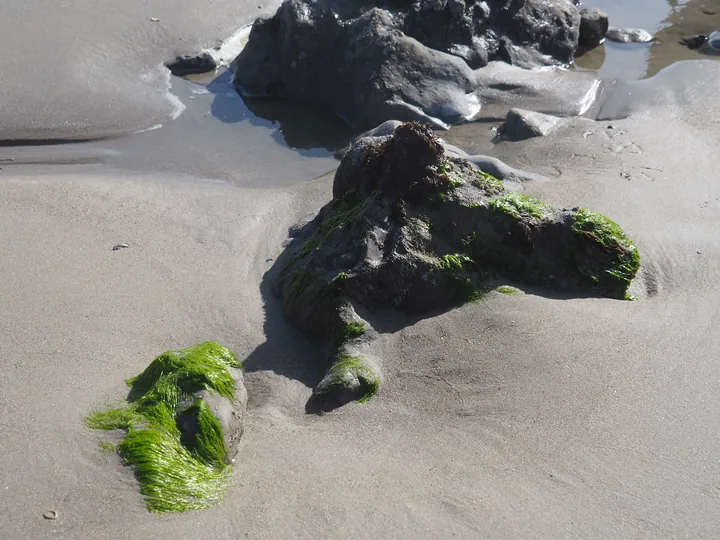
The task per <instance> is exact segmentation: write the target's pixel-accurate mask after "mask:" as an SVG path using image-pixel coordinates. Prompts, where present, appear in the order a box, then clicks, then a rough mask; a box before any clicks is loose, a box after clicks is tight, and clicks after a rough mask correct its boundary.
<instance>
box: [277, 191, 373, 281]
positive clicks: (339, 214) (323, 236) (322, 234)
mask: <svg viewBox="0 0 720 540" xmlns="http://www.w3.org/2000/svg"><path fill="white" fill-rule="evenodd" d="M367 204H368V200H367V199H362V200H360V201H357V199H356V196H355V194H354V193H348V194H347V195H346V196H345V197H344V198H343V199H340V200H339V201H335V203H333V205H332V208H331V210H330V214H329V215H328V216H327V217H326V218H325V219H324V220H323V221H322V223H320V225H318V228H317V230H316V231H315V234H313V236H312V237H311V238H309V239H308V240H307V241H306V242H305V244H304V245H303V247H302V248H300V250H299V251H298V252H297V253H295V254H294V255H293V256H292V257H290V258H289V259H288V261H287V262H286V263H285V265H284V266H283V268H282V270H280V273H279V274H278V277H277V278H276V279H279V278H280V277H282V276H283V275H284V274H285V272H286V271H287V269H288V268H290V267H291V266H292V265H293V264H295V263H296V262H298V261H299V260H301V259H304V258H305V257H307V256H308V255H310V253H312V252H313V251H316V250H317V249H319V248H320V247H322V246H323V245H324V244H325V242H327V241H328V239H329V238H330V236H331V235H332V234H333V233H334V232H335V231H336V230H337V229H339V228H341V227H344V226H345V225H347V224H348V223H350V222H351V221H352V220H353V219H355V217H356V216H357V215H358V214H359V213H360V212H361V211H362V210H363V208H365V207H366V206H367Z"/></svg>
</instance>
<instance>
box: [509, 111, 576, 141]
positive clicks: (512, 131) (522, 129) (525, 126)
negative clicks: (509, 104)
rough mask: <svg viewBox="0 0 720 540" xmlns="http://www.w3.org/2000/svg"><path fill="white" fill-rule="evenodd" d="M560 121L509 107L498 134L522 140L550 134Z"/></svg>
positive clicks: (556, 118)
mask: <svg viewBox="0 0 720 540" xmlns="http://www.w3.org/2000/svg"><path fill="white" fill-rule="evenodd" d="M561 123H562V119H561V118H558V117H557V116H550V115H549V114H542V113H538V112H533V111H526V110H523V109H510V110H509V111H508V113H507V117H506V118H505V123H504V124H502V125H501V126H500V127H499V128H498V134H499V135H500V136H501V137H502V138H503V139H505V140H508V141H522V140H525V139H530V138H532V137H544V136H545V135H550V134H551V133H552V132H553V131H555V130H556V129H557V127H558V126H559V125H560V124H561Z"/></svg>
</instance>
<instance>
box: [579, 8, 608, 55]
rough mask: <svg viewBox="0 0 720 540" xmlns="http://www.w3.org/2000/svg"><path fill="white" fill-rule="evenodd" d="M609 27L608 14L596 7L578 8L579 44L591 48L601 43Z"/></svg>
mask: <svg viewBox="0 0 720 540" xmlns="http://www.w3.org/2000/svg"><path fill="white" fill-rule="evenodd" d="M608 28H609V22H608V16H607V13H605V12H604V11H603V10H601V9H598V8H585V9H581V10H580V37H579V40H578V41H579V44H580V46H581V47H584V48H585V49H593V48H595V47H597V46H598V45H600V43H602V40H603V39H605V36H606V35H607V32H608Z"/></svg>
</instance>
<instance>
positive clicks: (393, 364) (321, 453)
mask: <svg viewBox="0 0 720 540" xmlns="http://www.w3.org/2000/svg"><path fill="white" fill-rule="evenodd" d="M215 3H218V4H220V3H219V2H217V0H216V2H215ZM16 4H17V5H16ZM25 4H28V3H27V2H25V3H22V2H18V3H15V2H12V3H11V2H9V1H5V2H2V10H3V12H4V13H3V14H4V15H5V16H4V17H0V36H2V39H3V40H8V42H10V43H12V42H13V37H12V36H20V35H21V34H22V33H23V32H28V31H29V29H30V28H33V27H32V25H33V24H37V25H38V28H40V27H42V28H45V27H46V25H47V24H48V23H47V21H48V20H50V19H51V15H52V17H56V16H58V15H57V14H58V13H59V12H60V11H62V10H61V9H60V8H61V7H62V9H63V10H66V11H67V13H66V15H64V16H63V17H61V18H59V19H56V22H55V26H54V28H53V31H52V32H47V33H46V34H45V35H39V36H38V44H37V47H38V48H37V50H36V51H34V52H32V51H31V52H28V53H27V55H25V56H23V57H22V58H20V59H19V58H17V56H18V55H17V54H13V51H12V50H11V51H6V52H7V54H6V55H5V56H4V58H3V59H2V60H0V65H2V66H3V68H4V69H3V72H4V76H3V85H2V87H1V88H0V103H1V104H2V105H3V106H2V107H0V125H1V126H2V128H1V129H2V131H3V133H5V134H6V135H5V136H6V137H7V136H8V135H7V134H14V135H17V137H19V138H23V137H29V136H33V137H35V135H38V134H39V135H38V136H45V135H43V133H45V131H43V130H45V129H47V130H48V131H47V133H50V134H54V135H57V134H59V133H61V134H69V133H72V134H78V133H84V131H83V129H85V128H83V127H82V126H90V127H89V128H88V129H90V130H91V131H92V132H93V133H98V132H101V131H102V130H105V129H107V130H110V131H112V130H115V129H119V128H122V129H126V128H127V127H128V126H133V127H136V126H141V125H144V124H146V123H147V122H155V119H156V118H159V119H162V118H165V117H166V115H167V114H168V110H169V109H168V107H169V102H167V101H166V100H165V99H164V98H163V97H162V95H161V93H160V90H159V88H161V86H153V85H146V84H144V83H142V84H141V83H138V82H137V72H138V70H137V68H138V66H153V65H156V64H157V59H158V53H157V50H154V49H153V47H159V48H160V49H162V50H163V51H166V52H167V53H170V54H172V52H171V51H173V50H175V48H176V47H178V42H177V39H179V38H178V36H183V38H184V39H189V37H188V36H194V37H193V38H192V39H193V40H195V42H196V43H205V42H206V41H211V40H212V38H211V36H212V35H215V34H220V33H223V32H225V34H227V33H232V30H231V27H232V26H233V25H234V24H235V23H233V21H231V20H229V19H230V15H234V16H235V19H234V20H235V21H237V20H241V19H243V17H247V18H250V15H249V13H250V12H252V13H253V14H254V11H252V10H256V9H257V8H256V6H255V5H254V4H253V5H252V6H251V5H248V4H243V3H240V4H233V3H222V5H223V6H225V7H224V8H223V9H220V7H219V6H215V7H213V8H212V9H207V8H206V6H203V7H200V6H199V7H198V8H197V10H196V11H195V10H192V9H187V10H186V11H184V12H183V14H182V16H178V17H177V18H175V17H174V16H173V13H175V11H174V10H177V9H179V8H178V5H179V3H175V2H169V1H167V0H166V1H165V2H160V1H153V2H135V1H133V2H129V3H128V2H126V3H124V4H119V3H117V2H115V3H112V6H109V4H110V3H109V2H101V3H98V2H95V3H92V2H73V3H71V4H72V5H70V4H68V5H65V4H63V6H60V5H57V4H52V3H50V2H45V1H42V2H32V3H31V4H32V5H31V6H30V5H25ZM53 6H54V7H53ZM107 10H110V14H109V13H108V11H107ZM110 15H112V16H110ZM151 16H153V17H159V18H160V19H161V21H162V22H163V23H164V24H165V23H166V24H168V25H170V24H172V25H174V26H168V27H164V26H163V28H168V29H167V33H163V32H161V33H160V35H159V36H157V35H156V34H150V32H156V31H157V30H158V27H157V26H153V24H157V23H152V22H150V21H149V20H148V17H151ZM11 17H12V20H10V18H11ZM131 18H132V21H138V20H139V22H132V24H131ZM40 21H42V23H41V22H40ZM83 21H84V22H83ZM81 22H83V24H84V26H82V28H83V32H84V31H87V32H88V34H87V35H85V34H83V33H82V32H80V31H78V26H77V25H78V24H79V23H81ZM23 25H24V26H23ZM190 29H192V30H190ZM35 31H36V32H40V31H39V30H37V29H36V30H35ZM13 32H14V34H13ZM125 32H130V34H129V35H128V34H125ZM195 32H196V33H195ZM225 34H223V35H225ZM8 36H10V37H8ZM170 36H175V37H170ZM101 38H102V39H101ZM55 39H57V42H58V43H57V44H55V43H54V40H55ZM25 42H27V40H25ZM89 43H93V45H88V44H89ZM117 44H120V45H122V47H120V49H118V47H116V45H117ZM49 47H50V48H54V49H55V50H56V51H57V54H56V56H55V57H54V60H53V61H52V62H51V61H50V60H49V56H48V55H47V52H46V51H47V49H48V48H49ZM76 47H81V48H82V50H86V51H87V50H90V51H91V52H92V54H94V55H95V57H94V58H90V57H88V58H90V59H86V61H87V62H89V64H83V63H82V62H79V61H76V60H77V56H76V54H77V52H76V51H77V49H76ZM123 47H124V48H123ZM148 51H152V53H151V52H148ZM131 53H132V54H131ZM23 54H25V53H23ZM163 54H165V52H163ZM116 55H120V56H121V57H122V58H119V59H118V57H117V56H116ZM128 55H129V56H130V57H133V56H136V55H139V56H140V57H142V58H141V59H140V60H138V62H139V63H138V64H133V63H132V62H129V61H128V62H126V59H127V56H128ZM104 62H105V63H111V64H112V66H113V67H112V68H108V67H107V65H105V66H103V65H102V64H103V63H104ZM119 66H123V68H122V69H126V70H129V71H132V72H133V73H134V75H133V77H134V78H133V79H132V81H133V82H128V83H127V84H128V85H131V86H132V85H134V84H140V85H141V86H142V88H145V89H146V91H147V92H148V93H147V94H144V95H143V96H144V97H142V98H138V101H136V100H135V99H136V97H137V96H136V94H134V93H133V90H132V88H128V87H120V86H118V85H117V84H116V83H117V80H119V79H122V78H123V77H121V76H120V74H119V72H118V71H117V70H119V69H120V67H119ZM70 68H72V69H70ZM672 69H676V71H669V72H663V73H664V74H663V73H661V75H660V78H657V79H652V80H651V81H648V83H647V84H646V85H645V86H642V85H640V86H639V87H638V86H633V85H630V84H628V85H624V83H623V84H618V85H614V86H613V85H610V86H608V87H607V89H608V90H607V91H608V92H609V94H607V95H603V96H604V97H603V96H601V98H602V99H601V101H602V103H604V104H607V105H606V106H607V107H613V110H616V111H617V110H624V111H626V113H627V115H628V116H627V117H626V118H624V119H619V120H606V121H598V122H594V121H591V120H587V119H585V120H578V121H573V122H571V123H569V125H568V126H566V127H564V128H563V129H560V130H558V131H557V132H556V133H554V134H553V135H551V136H549V137H545V138H536V139H530V140H527V141H523V142H518V143H509V142H505V143H501V144H499V145H495V146H491V145H490V144H489V142H488V141H489V140H490V138H491V137H492V133H491V132H490V131H489V129H488V124H482V123H479V124H472V125H469V126H463V127H462V128H459V129H458V131H456V132H451V133H450V134H447V137H446V138H447V139H448V140H450V141H451V142H455V143H456V144H460V143H462V144H461V145H462V146H463V148H465V149H466V150H468V151H471V152H474V151H480V150H481V151H483V152H487V151H488V149H490V148H491V149H492V154H493V155H495V156H497V157H499V158H501V159H503V160H505V161H506V162H507V163H509V164H510V165H512V166H514V167H518V168H520V169H524V170H529V171H533V172H536V173H540V174H542V175H544V176H545V177H547V180H544V181H533V182H527V183H525V184H523V185H521V186H517V187H518V188H520V189H523V190H524V191H525V192H526V193H528V194H530V195H533V196H537V197H539V198H540V199H542V200H544V201H546V202H547V203H548V204H552V205H554V206H575V205H581V206H587V207H589V208H591V209H593V210H597V211H600V212H603V213H605V214H607V215H608V216H611V217H612V218H613V219H614V220H616V221H617V222H618V223H620V224H621V225H622V226H623V228H624V229H625V231H626V232H627V233H628V235H629V236H630V237H631V238H632V239H633V240H634V241H635V242H636V244H637V246H638V248H639V249H640V252H641V256H642V263H643V268H642V269H641V273H640V276H639V278H638V279H637V283H636V284H635V285H634V289H633V290H634V292H635V293H636V294H637V295H638V297H639V299H638V300H636V301H632V302H628V301H618V300H608V299H597V298H568V297H564V296H560V295H557V294H553V293H550V292H549V291H546V290H541V289H525V294H519V295H504V294H500V293H497V292H492V293H490V294H489V295H488V296H487V297H486V298H484V299H483V300H481V301H478V302H475V303H472V304H468V305H465V306H464V307H462V308H459V309H456V310H452V311H449V312H446V313H444V314H440V315H437V316H428V317H426V318H424V319H421V320H410V319H408V318H406V317H403V316H400V315H399V314H397V313H377V314H375V320H374V321H373V323H374V325H375V327H376V328H377V329H378V331H380V332H381V337H380V339H379V341H378V343H377V351H376V352H377V354H378V355H379V356H381V357H382V358H383V360H384V370H385V377H386V381H385V384H384V386H383V388H382V389H381V392H380V394H379V395H378V397H377V398H376V399H374V400H372V401H370V402H369V403H367V404H357V403H353V404H350V405H348V406H346V407H343V408H341V409H339V410H337V411H334V412H333V413H330V414H326V415H323V416H317V415H306V414H305V403H306V401H307V400H308V398H309V397H310V395H311V392H312V387H313V386H314V385H315V384H317V382H318V381H319V378H320V377H322V374H323V372H324V369H325V367H326V366H324V365H323V364H322V363H321V362H320V361H319V359H320V358H321V356H320V354H319V351H318V350H317V349H316V347H315V345H314V344H313V343H312V342H310V341H309V340H307V339H306V338H305V337H304V336H302V335H301V334H300V333H299V332H297V331H296V330H294V329H292V328H291V327H290V326H289V325H288V324H287V323H286V322H285V321H284V319H283V317H282V315H281V312H280V305H279V302H278V301H277V300H276V299H275V298H273V297H272V295H271V294H270V291H269V288H270V280H271V279H272V276H269V275H267V272H268V270H270V269H271V268H272V266H273V262H274V260H275V259H276V258H277V257H278V256H279V255H280V254H281V253H282V250H283V245H284V242H285V241H286V239H287V228H288V227H289V226H290V225H292V224H293V223H295V222H296V221H297V220H299V219H301V218H302V217H303V216H306V215H307V214H308V213H312V212H316V211H317V210H318V209H319V208H320V207H321V206H322V205H323V204H325V203H326V202H327V201H328V200H329V199H330V197H331V191H332V174H326V175H323V176H320V177H318V178H315V179H312V178H313V176H314V175H315V174H314V172H315V171H314V169H313V167H316V166H317V165H312V166H308V168H307V169H300V173H298V174H296V173H297V171H295V170H294V169H293V164H292V161H288V164H287V166H284V167H279V166H276V167H274V168H271V169H270V170H269V172H268V173H267V177H266V178H265V180H266V186H275V187H258V184H259V183H260V182H259V181H258V177H259V175H260V173H259V172H257V171H259V168H258V166H257V164H256V165H254V166H253V167H254V168H253V169H252V170H253V171H255V172H254V173H253V174H254V176H253V177H252V178H250V179H245V181H244V180H243V175H242V170H241V169H237V170H236V171H235V173H234V174H233V175H230V177H228V175H226V174H224V173H223V174H218V175H217V177H219V179H218V178H216V179H214V180H212V179H208V178H198V177H195V176H190V175H181V174H179V173H173V174H163V173H161V172H157V171H156V172H154V173H153V174H143V173H140V172H131V171H128V170H120V169H118V168H113V167H111V166H109V165H108V164H107V163H104V162H103V161H102V160H100V161H96V160H90V161H92V162H91V163H82V162H77V160H76V161H75V162H72V163H66V164H58V163H57V162H56V161H54V162H52V163H51V164H47V165H43V164H38V163H28V164H20V163H16V164H15V165H8V164H7V163H0V167H2V169H1V170H0V252H1V253H2V257H0V277H1V278H2V279H0V365H1V369H0V406H2V410H3V411H4V414H3V418H2V420H0V441H1V445H2V446H1V448H2V451H1V452H0V538H3V539H5V538H7V539H19V540H25V539H33V540H36V539H37V540H41V539H45V538H63V539H93V540H110V539H113V540H115V539H136V538H158V539H164V538H189V539H201V538H213V539H231V538H232V539H236V538H256V539H263V538H267V539H277V538H307V539H325V538H326V539H337V538H408V539H410V538H433V539H434V538H468V539H477V538H508V539H516V538H548V539H560V538H717V537H719V536H720V462H719V461H718V448H720V414H719V410H718V403H720V385H718V381H720V361H718V358H719V357H720V356H719V353H720V332H718V330H715V329H714V328H715V320H716V318H717V317H718V315H720V313H719V308H718V306H720V270H718V269H719V268H720V234H718V232H719V231H720V187H719V186H718V182H717V179H718V171H720V153H718V143H719V142H720V138H719V136H718V133H719V128H720V120H719V119H720V94H718V92H717V90H716V88H717V81H719V80H720V63H718V62H714V63H713V62H711V61H707V62H705V63H702V62H690V63H685V64H680V65H678V66H675V67H674V68H672ZM13 70H14V71H13ZM78 70H79V71H78ZM79 73H80V74H82V76H80V75H78V74H79ZM668 73H669V75H668ZM9 74H13V75H12V76H10V75H9ZM20 74H22V77H20ZM108 74H109V77H110V78H106V75H108ZM93 77H94V78H93ZM662 77H664V79H663V78H662ZM118 78H119V79H118ZM126 79H127V80H128V81H129V80H130V78H126ZM48 80H52V81H53V91H52V99H47V100H44V99H41V94H42V95H43V96H44V95H45V94H47V91H48V90H47V88H46V87H42V86H41V83H42V82H43V81H44V83H47V81H48ZM673 80H674V81H676V82H677V84H676V83H673V82H672V81H673ZM6 81H7V84H5V82H6ZM21 83H22V85H23V87H22V89H23V90H26V91H27V93H26V94H25V95H24V97H22V99H21V97H20V94H21V92H20V91H19V90H18V88H19V87H18V86H17V85H20V84H21ZM13 85H16V86H15V87H13ZM26 85H27V86H26ZM84 85H90V87H92V88H96V91H95V90H94V91H93V92H92V93H91V94H92V98H89V99H79V98H78V96H79V95H81V94H83V93H84V92H85V91H86V90H87V88H88V86H84ZM93 85H97V86H93ZM653 85H655V86H653ZM45 86H47V84H45ZM13 88H14V89H13ZM148 88H154V90H147V89H148ZM648 88H650V89H649V90H648ZM652 88H659V89H660V90H659V93H658V91H656V90H652ZM671 88H674V90H672V89H671ZM613 89H614V90H613ZM623 92H624V93H623ZM83 95H84V94H83ZM638 95H640V96H641V97H638ZM118 96H119V97H118ZM133 96H135V97H133ZM608 96H610V97H608ZM623 96H625V97H623ZM642 96H645V97H642ZM115 97H117V99H115ZM606 98H607V100H606ZM610 98H612V99H614V100H615V101H612V99H610ZM39 103H45V105H44V106H43V107H46V108H42V107H41V108H37V107H39V105H38V104H39ZM111 103H112V104H113V106H112V107H110V105H109V104H111ZM598 103H600V102H598ZM115 106H117V107H118V108H117V109H115V108H114V107H115ZM106 108H107V111H109V112H107V114H106V112H103V111H105V110H106ZM33 111H34V112H33ZM31 112H32V114H31ZM86 118H87V119H88V120H85V119H86ZM118 119H122V120H118ZM160 121H162V120H160ZM84 122H87V123H86V124H85V123H84ZM37 126H41V128H42V129H40V130H37V129H35V127H37ZM68 126H69V127H68ZM163 129H164V128H163ZM66 130H67V131H66ZM160 132H162V129H161V130H158V133H160ZM453 133H455V135H453ZM54 135H53V136H54ZM453 136H455V138H453ZM276 150H277V152H278V153H279V152H281V147H280V146H279V145H278V146H277V148H276ZM48 151H49V152H50V151H51V150H48ZM54 151H56V150H54ZM38 152H40V153H41V150H38ZM282 152H285V150H284V149H283V150H282ZM73 155H74V154H73ZM283 155H287V153H285V154H283ZM297 157H298V159H300V157H303V156H301V154H300V153H298V154H297ZM158 159H160V158H158ZM247 159H250V158H249V157H248V158H247ZM267 159H272V151H270V150H268V158H267ZM303 159H311V158H310V157H307V156H305V157H304V158H303ZM322 159H323V160H325V159H327V158H326V157H323V158H322ZM325 165H327V163H325V162H324V161H323V167H324V166H325ZM249 166H250V165H249ZM238 171H240V172H238ZM201 176H205V177H210V176H212V175H211V174H210V173H209V172H208V171H207V170H206V171H205V174H203V175H201ZM289 179H296V180H294V181H292V180H289ZM121 242H122V243H127V244H128V246H129V247H128V248H125V249H120V250H117V251H113V250H112V247H113V245H115V244H118V243H121ZM206 340H216V341H218V342H220V343H222V344H224V345H226V346H227V347H229V348H231V349H232V350H233V351H234V352H235V354H236V355H237V356H238V358H240V359H244V361H245V369H246V374H245V383H246V386H247V389H248V393H249V396H250V398H249V399H250V401H249V403H248V422H247V426H246V431H245V434H244V436H243V438H242V440H241V445H240V454H239V455H238V458H237V462H236V464H235V474H234V479H233V484H232V487H231V489H230V492H229V494H228V496H227V498H226V500H224V501H223V502H221V503H220V504H218V505H217V506H214V507H212V508H210V509H208V510H204V511H201V512H188V513H184V514H175V515H157V514H152V513H149V512H148V511H147V510H146V509H145V505H144V501H143V499H142V496H141V495H140V493H139V490H138V486H137V482H136V480H135V479H134V477H133V475H132V471H131V470H129V469H128V468H127V467H123V466H122V465H121V461H120V458H119V457H118V456H116V455H106V454H103V452H102V449H101V448H100V447H99V445H98V441H99V440H100V439H101V438H103V434H100V433H98V432H96V431H92V430H90V429H88V428H87V427H86V426H85V425H84V419H85V417H86V416H87V415H88V414H89V413H90V412H91V411H93V410H94V409H97V408H101V407H103V406H104V405H105V404H106V403H108V402H110V401H112V400H115V399H117V398H118V396H122V395H123V392H124V390H125V385H124V383H123V380H124V379H125V378H126V377H129V376H132V375H135V374H137V373H139V372H140V371H141V370H142V369H143V368H144V367H145V366H146V365H147V364H148V363H149V362H150V361H151V360H152V359H153V358H154V357H155V356H156V355H157V354H159V353H161V352H163V351H165V350H168V349H177V348H181V347H187V346H190V345H193V344H196V343H199V342H202V341H206ZM105 440H107V438H105ZM51 509H52V510H55V511H57V513H58V519H56V520H46V519H43V512H46V511H48V510H51Z"/></svg>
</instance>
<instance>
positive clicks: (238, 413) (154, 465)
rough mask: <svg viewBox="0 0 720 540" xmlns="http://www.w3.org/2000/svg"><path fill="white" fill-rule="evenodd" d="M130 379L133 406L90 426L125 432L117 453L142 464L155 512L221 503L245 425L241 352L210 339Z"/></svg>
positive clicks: (98, 415) (143, 485)
mask: <svg viewBox="0 0 720 540" xmlns="http://www.w3.org/2000/svg"><path fill="white" fill-rule="evenodd" d="M128 384H129V385H130V393H129V395H128V398H127V404H126V405H124V406H121V407H120V408H114V409H110V410H107V411H100V412H95V413H93V414H91V415H90V417H89V418H88V425H89V426H90V427H93V428H96V429H106V430H110V429H123V430H126V435H125V438H124V439H123V440H122V441H121V442H120V443H119V444H118V446H117V450H118V452H119V453H120V455H121V456H122V457H123V459H124V461H125V463H126V464H128V465H132V466H134V467H135V473H136V476H137V478H138V480H139V482H140V489H141V491H142V494H143V495H144V496H145V500H146V502H147V506H148V509H150V510H152V511H154V512H181V511H184V510H197V509H201V508H206V507H208V506H212V505H213V504H215V503H217V502H218V501H219V500H220V498H221V497H222V496H223V494H224V493H225V491H226V490H227V488H228V486H229V482H230V474H231V469H230V464H231V463H232V460H233V458H234V457H235V455H236V454H237V451H238V443H239V440H240V437H241V436H242V434H243V429H244V424H245V408H246V404H247V392H246V390H245V386H244V384H243V376H242V372H241V364H240V363H239V362H238V361H237V359H236V358H235V355H234V354H233V353H232V352H231V351H230V350H229V349H226V348H225V347H223V346H222V345H218V344H217V343H214V342H211V341H208V342H205V343H202V344H200V345H196V346H195V347H190V348H188V349H183V350H179V351H168V352H166V353H164V354H161V355H160V356H158V357H157V358H155V360H153V362H152V363H151V364H150V365H149V366H148V367H147V369H145V371H143V372H142V373H141V374H140V375H138V376H137V377H134V378H132V379H130V380H129V381H128Z"/></svg>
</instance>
